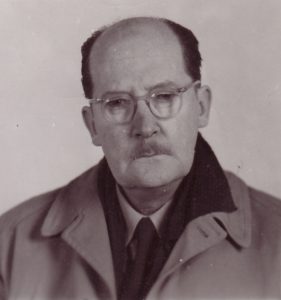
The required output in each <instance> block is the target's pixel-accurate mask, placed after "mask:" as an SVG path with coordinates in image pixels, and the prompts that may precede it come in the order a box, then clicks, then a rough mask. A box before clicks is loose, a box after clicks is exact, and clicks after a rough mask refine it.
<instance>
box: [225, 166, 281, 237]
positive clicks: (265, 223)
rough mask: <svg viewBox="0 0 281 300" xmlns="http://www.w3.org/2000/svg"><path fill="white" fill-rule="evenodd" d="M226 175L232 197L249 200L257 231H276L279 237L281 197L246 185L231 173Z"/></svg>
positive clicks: (253, 223) (268, 232)
mask: <svg viewBox="0 0 281 300" xmlns="http://www.w3.org/2000/svg"><path fill="white" fill-rule="evenodd" d="M226 177H227V179H228V183H229V185H230V189H231V193H232V195H233V197H234V198H240V199H246V200H247V201H248V202H249V208H250V210H251V211H250V213H251V219H252V225H253V226H254V227H255V228H256V229H257V232H259V233H262V232H263V233H265V232H267V234H270V235H272V232H275V233H277V231H278V232H279V235H280V238H281V199H278V198H276V197H274V196H272V195H270V194H268V193H265V192H263V191H260V190H258V189H256V188H253V187H250V186H248V185H247V184H246V183H245V182H244V181H243V180H242V179H240V178H239V177H237V176H236V175H234V174H233V173H230V172H226Z"/></svg>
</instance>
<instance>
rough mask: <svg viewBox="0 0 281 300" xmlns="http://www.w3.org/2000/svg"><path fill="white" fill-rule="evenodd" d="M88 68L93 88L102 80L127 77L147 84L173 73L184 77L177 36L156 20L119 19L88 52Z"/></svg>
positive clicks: (117, 81)
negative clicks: (127, 21) (89, 52)
mask: <svg viewBox="0 0 281 300" xmlns="http://www.w3.org/2000/svg"><path fill="white" fill-rule="evenodd" d="M90 70H91V75H92V78H93V81H94V84H95V87H97V86H99V83H101V81H104V80H106V81H107V83H108V84H113V85H118V84H119V85H120V84H121V82H126V81H128V80H131V81H132V80H135V81H136V82H139V83H140V84H141V83H142V84H143V85H146V84H153V82H151V81H153V80H155V83H156V84H157V81H159V80H160V81H161V80H172V78H171V76H175V75H176V74H178V76H183V75H185V76H187V74H186V72H185V66H184V59H183V55H182V48H181V45H180V42H179V40H178V38H177V37H176V35H175V34H174V33H173V32H172V30H171V29H170V28H169V27H168V26H167V25H166V24H164V23H162V22H160V21H155V20H141V21H135V22H129V24H128V23H125V24H124V23H122V22H121V24H118V25H116V26H114V27H113V28H110V29H108V30H107V31H106V32H104V34H103V35H101V37H100V38H99V39H98V40H97V42H96V44H95V45H94V47H93V49H92V51H91V55H90ZM146 80H147V81H148V82H145V81H146Z"/></svg>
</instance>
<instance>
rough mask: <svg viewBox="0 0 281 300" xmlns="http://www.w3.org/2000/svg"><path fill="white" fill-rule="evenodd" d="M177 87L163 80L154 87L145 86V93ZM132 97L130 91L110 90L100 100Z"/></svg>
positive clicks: (169, 81) (172, 82) (171, 82)
mask: <svg viewBox="0 0 281 300" xmlns="http://www.w3.org/2000/svg"><path fill="white" fill-rule="evenodd" d="M170 86H171V87H177V86H178V84H176V83H175V82H174V81H171V80H165V81H161V82H159V83H157V84H155V85H151V86H146V87H145V90H146V91H147V92H149V91H153V90H155V89H159V88H164V87H170ZM122 94H124V95H132V93H131V92H130V91H124V90H112V91H107V92H105V93H104V94H103V95H102V96H101V97H100V98H106V97H108V96H111V95H122Z"/></svg>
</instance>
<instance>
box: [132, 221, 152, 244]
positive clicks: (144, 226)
mask: <svg viewBox="0 0 281 300" xmlns="http://www.w3.org/2000/svg"><path fill="white" fill-rule="evenodd" d="M156 236H157V232H156V229H155V227H154V225H153V223H152V221H151V220H150V218H147V217H145V218H142V219H141V220H140V221H139V223H138V225H137V227H136V229H135V233H134V237H135V239H136V240H137V243H138V244H139V245H138V247H140V245H145V244H146V246H148V245H149V244H150V243H151V242H152V240H153V239H154V238H155V237H156Z"/></svg>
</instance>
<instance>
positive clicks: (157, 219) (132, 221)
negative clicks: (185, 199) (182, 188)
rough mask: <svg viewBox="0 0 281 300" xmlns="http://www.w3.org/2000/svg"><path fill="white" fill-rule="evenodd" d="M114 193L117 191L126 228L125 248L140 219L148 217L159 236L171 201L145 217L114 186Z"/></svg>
mask: <svg viewBox="0 0 281 300" xmlns="http://www.w3.org/2000/svg"><path fill="white" fill-rule="evenodd" d="M116 191H117V196H118V200H119V204H120V208H121V211H122V213H123V216H124V219H125V222H126V228H127V233H126V246H127V245H128V244H129V243H130V241H131V240H132V238H133V235H134V231H135V228H136V226H137V224H138V223H139V221H140V219H142V218H145V217H149V218H150V220H151V221H152V223H153V225H154V226H155V228H156V231H157V232H158V234H159V235H161V232H160V228H161V224H162V222H163V220H164V218H165V216H166V214H167V212H168V210H169V207H170V205H171V202H172V201H168V202H167V203H165V204H164V205H163V206H162V207H161V208H160V209H158V210H157V211H156V212H154V213H153V214H151V215H149V216H147V215H143V214H141V213H139V212H138V211H136V210H135V209H134V208H133V207H132V206H131V205H130V204H129V203H128V201H127V200H126V199H125V197H124V195H123V194H122V192H121V191H120V188H119V187H118V186H116Z"/></svg>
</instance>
